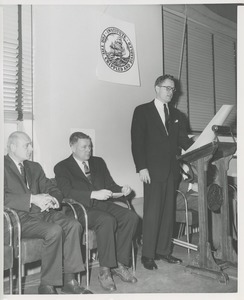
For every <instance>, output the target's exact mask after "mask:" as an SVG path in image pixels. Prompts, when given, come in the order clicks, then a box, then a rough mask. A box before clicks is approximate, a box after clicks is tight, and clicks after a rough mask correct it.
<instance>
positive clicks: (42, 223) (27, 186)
mask: <svg viewBox="0 0 244 300" xmlns="http://www.w3.org/2000/svg"><path fill="white" fill-rule="evenodd" d="M7 148H8V154H7V155H6V156H5V157H4V205H5V206H7V207H9V208H12V209H15V210H16V211H17V214H18V216H19V218H20V223H21V236H22V238H39V239H43V240H44V242H43V248H42V252H41V253H42V258H41V260H42V262H41V283H40V286H39V288H38V292H39V294H57V290H56V288H55V287H56V286H62V285H63V288H62V291H63V292H64V293H66V294H92V293H91V292H90V291H88V290H85V289H84V288H82V287H80V285H79V284H78V282H77V281H76V280H75V274H76V273H78V272H81V271H83V270H84V266H83V262H82V256H81V248H80V237H81V233H82V227H81V225H80V223H79V222H77V221H75V220H73V219H71V218H69V217H66V216H65V215H64V214H63V213H62V212H61V211H57V209H59V207H60V203H61V201H62V199H63V196H62V194H61V192H60V191H59V190H58V188H57V187H55V186H54V185H53V184H52V182H51V180H49V179H48V178H46V176H45V174H44V172H43V169H42V167H41V166H40V164H38V163H36V162H32V161H30V160H29V159H30V157H31V153H32V150H33V149H32V145H31V139H30V138H29V136H28V135H27V134H26V133H24V132H21V131H16V132H13V133H12V134H11V135H10V136H9V138H8V142H7ZM6 229H7V228H6ZM62 269H63V270H62ZM63 272H64V274H63ZM63 275H64V279H63Z"/></svg>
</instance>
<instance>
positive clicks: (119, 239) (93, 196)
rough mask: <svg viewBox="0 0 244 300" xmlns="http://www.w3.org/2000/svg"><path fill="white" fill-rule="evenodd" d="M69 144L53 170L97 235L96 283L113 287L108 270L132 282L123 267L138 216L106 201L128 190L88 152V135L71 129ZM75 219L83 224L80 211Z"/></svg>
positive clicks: (126, 262)
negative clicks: (84, 208) (98, 264)
mask: <svg viewBox="0 0 244 300" xmlns="http://www.w3.org/2000/svg"><path fill="white" fill-rule="evenodd" d="M69 143H70V147H71V150H72V155H70V156H69V157H68V158H66V159H65V160H63V161H61V162H59V163H58V164H57V165H56V166H55V167H54V172H55V176H56V180H57V184H58V187H59V188H60V190H61V191H62V193H63V195H64V196H65V197H67V198H72V199H74V200H76V201H78V202H80V203H82V204H83V205H84V206H85V207H86V208H87V214H88V227H89V228H90V229H92V230H95V232H96V236H97V247H98V257H99V263H100V270H99V276H98V279H99V282H100V284H101V286H102V287H103V288H104V289H105V290H107V291H114V290H116V286H115V283H114V281H113V278H112V276H111V273H112V274H113V275H117V276H119V277H120V278H121V279H122V280H123V281H125V282H130V283H135V282H137V279H136V278H135V277H134V276H132V274H131V273H130V272H129V270H128V268H127V266H128V264H129V256H130V251H131V246H132V238H133V236H134V233H135V231H136V228H137V223H138V216H137V215H136V213H135V212H133V211H131V210H128V209H127V208H124V207H121V206H119V205H116V204H114V203H112V201H107V200H109V199H110V200H112V197H113V193H116V192H122V193H123V194H124V195H125V196H126V195H128V194H130V192H131V189H130V187H129V186H127V185H125V186H123V187H121V186H119V185H117V184H116V183H115V182H114V180H113V179H112V177H111V176H110V173H109V171H108V169H107V166H106V164H105V162H104V160H103V159H102V158H100V157H95V156H92V155H91V154H92V141H91V138H90V137H89V136H87V135H86V134H84V133H82V132H75V133H73V134H72V135H71V136H70V139H69ZM79 221H80V222H81V224H82V225H83V226H84V216H83V213H82V212H81V211H80V213H79Z"/></svg>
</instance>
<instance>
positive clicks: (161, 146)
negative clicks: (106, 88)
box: [131, 75, 193, 270]
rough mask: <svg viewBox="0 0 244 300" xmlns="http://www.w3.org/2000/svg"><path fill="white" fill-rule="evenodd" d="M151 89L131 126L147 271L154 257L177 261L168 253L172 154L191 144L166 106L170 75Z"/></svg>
mask: <svg viewBox="0 0 244 300" xmlns="http://www.w3.org/2000/svg"><path fill="white" fill-rule="evenodd" d="M154 88H155V92H156V97H155V99H154V100H153V101H151V102H148V103H145V104H142V105H139V106H137V107H136V109H135V111H134V114H133V119H132V126H131V140H132V155H133V159H134V162H135V166H136V171H137V172H138V173H139V178H140V180H141V181H142V182H143V187H144V204H143V205H144V206H143V229H142V230H143V232H142V233H143V245H142V257H141V262H142V264H143V265H144V267H145V268H146V269H149V270H153V269H157V265H156V263H155V259H158V260H159V259H162V260H164V261H166V262H168V263H181V260H180V259H178V258H176V257H174V256H172V255H171V245H172V244H171V240H172V235H173V226H174V212H175V190H176V187H177V181H178V178H179V174H180V171H179V164H178V162H177V159H176V155H177V153H179V148H183V149H187V148H188V147H189V146H190V145H192V143H193V141H192V140H191V139H190V138H189V137H188V135H187V131H186V126H185V124H184V118H183V114H182V113H181V112H180V111H179V110H177V109H176V108H174V107H173V106H172V105H170V102H171V100H172V98H173V95H174V92H175V79H174V77H173V76H171V75H163V76H160V77H158V78H157V79H156V81H155V85H154Z"/></svg>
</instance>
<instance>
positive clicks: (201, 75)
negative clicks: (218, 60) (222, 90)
mask: <svg viewBox="0 0 244 300" xmlns="http://www.w3.org/2000/svg"><path fill="white" fill-rule="evenodd" d="M187 56H188V75H189V87H188V89H189V107H190V111H189V118H190V124H191V128H192V129H194V130H195V131H201V130H202V129H203V128H205V127H206V125H207V124H208V122H209V121H210V120H211V119H212V118H213V116H214V113H215V112H214V87H213V82H214V78H213V53H212V35H211V34H210V33H209V32H206V31H205V30H202V29H201V28H199V27H198V26H197V25H196V24H194V23H192V22H188V53H187Z"/></svg>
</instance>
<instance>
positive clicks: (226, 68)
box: [214, 36, 237, 126]
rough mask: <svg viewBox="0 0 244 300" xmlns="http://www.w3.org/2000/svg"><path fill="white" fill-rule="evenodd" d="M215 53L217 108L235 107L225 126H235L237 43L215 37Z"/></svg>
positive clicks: (221, 37) (223, 37)
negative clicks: (225, 105) (231, 105)
mask: <svg viewBox="0 0 244 300" xmlns="http://www.w3.org/2000/svg"><path fill="white" fill-rule="evenodd" d="M214 53H215V62H214V65H215V93H216V108H217V110H219V109H220V107H221V106H222V105H223V104H233V105H234V108H233V110H232V112H231V113H230V115H229V116H228V118H227V119H226V121H225V124H224V125H226V126H233V124H235V123H236V104H237V101H236V99H237V95H236V63H235V61H236V57H235V41H233V40H231V39H230V38H228V37H225V36H215V37H214Z"/></svg>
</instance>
